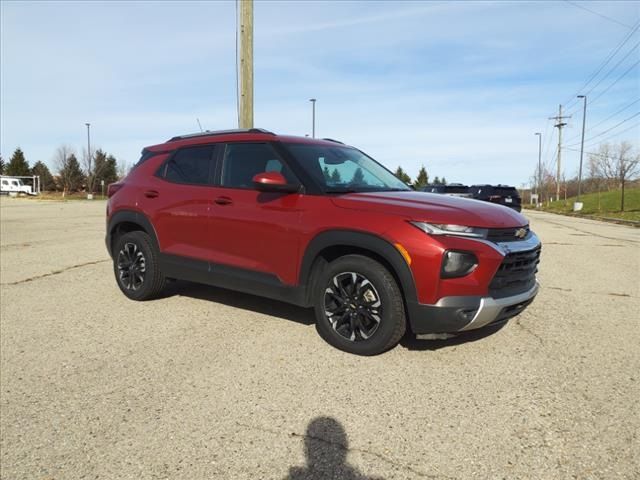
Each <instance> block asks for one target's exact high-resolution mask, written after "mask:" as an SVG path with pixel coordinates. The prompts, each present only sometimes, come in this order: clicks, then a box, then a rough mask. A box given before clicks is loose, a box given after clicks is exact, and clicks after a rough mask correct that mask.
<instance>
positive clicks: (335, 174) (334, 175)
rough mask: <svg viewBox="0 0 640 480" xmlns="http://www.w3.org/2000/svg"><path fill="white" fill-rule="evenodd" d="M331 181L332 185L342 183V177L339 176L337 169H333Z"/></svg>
mask: <svg viewBox="0 0 640 480" xmlns="http://www.w3.org/2000/svg"><path fill="white" fill-rule="evenodd" d="M331 181H332V182H333V183H340V182H341V181H342V176H340V172H339V171H338V169H337V168H334V169H333V172H331Z"/></svg>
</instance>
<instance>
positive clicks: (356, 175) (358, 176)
mask: <svg viewBox="0 0 640 480" xmlns="http://www.w3.org/2000/svg"><path fill="white" fill-rule="evenodd" d="M351 183H354V184H356V185H363V184H366V183H367V182H366V181H365V180H364V172H363V171H362V169H361V168H360V167H358V168H357V170H356V171H355V172H353V177H351Z"/></svg>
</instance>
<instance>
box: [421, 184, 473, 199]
mask: <svg viewBox="0 0 640 480" xmlns="http://www.w3.org/2000/svg"><path fill="white" fill-rule="evenodd" d="M422 191H423V192H427V193H441V194H443V195H451V196H452V197H463V198H470V197H471V193H470V192H469V187H468V186H467V185H463V184H461V183H449V184H448V185H427V186H426V187H424V188H423V189H422Z"/></svg>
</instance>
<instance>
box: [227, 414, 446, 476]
mask: <svg viewBox="0 0 640 480" xmlns="http://www.w3.org/2000/svg"><path fill="white" fill-rule="evenodd" d="M234 423H235V424H236V425H238V426H239V427H244V428H249V429H252V430H257V431H259V432H266V433H271V434H273V435H282V434H283V432H281V431H278V430H272V429H270V428H264V427H258V426H256V425H248V424H246V423H240V422H238V421H236V422H234ZM288 436H289V437H295V438H302V439H311V440H317V441H319V442H323V443H326V444H327V445H332V446H334V447H338V448H341V449H342V450H344V451H346V452H355V453H363V454H366V455H372V456H374V457H377V458H378V459H380V460H382V461H383V462H385V463H388V464H389V465H393V466H394V467H398V468H401V469H404V470H407V471H409V472H411V473H413V474H415V475H418V476H420V477H423V478H436V479H437V478H445V479H450V480H454V478H455V477H449V476H446V475H442V474H429V473H425V472H422V471H420V470H417V469H415V468H413V467H411V466H409V465H404V464H402V463H398V462H396V461H395V460H393V459H391V458H388V457H386V456H385V455H383V454H381V453H378V452H373V451H371V450H366V449H363V448H354V447H348V446H347V445H344V444H342V443H340V442H334V441H332V440H327V439H326V438H323V437H317V436H315V435H307V434H304V433H297V432H291V433H289V434H288Z"/></svg>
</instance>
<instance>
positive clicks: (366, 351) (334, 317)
mask: <svg viewBox="0 0 640 480" xmlns="http://www.w3.org/2000/svg"><path fill="white" fill-rule="evenodd" d="M314 285H315V287H314V289H315V291H314V292H313V299H314V302H313V303H314V308H315V314H316V329H317V330H318V333H319V334H320V336H321V337H322V338H323V339H325V340H326V341H327V342H328V343H330V344H331V345H333V346H334V347H336V348H338V349H340V350H343V351H345V352H349V353H354V354H356V355H377V354H380V353H382V352H385V351H387V350H389V349H391V348H393V347H395V346H396V345H397V344H398V342H399V341H400V339H401V338H402V336H403V335H404V333H405V330H406V319H405V311H404V301H403V298H402V292H401V291H400V288H399V287H398V284H397V282H396V280H395V278H394V277H393V275H391V273H390V272H389V271H388V270H387V269H386V268H385V267H384V266H383V265H381V264H380V263H378V262H376V261H375V260H373V259H371V258H369V257H365V256H362V255H346V256H344V257H340V258H338V259H336V260H334V261H333V262H331V263H330V264H329V265H327V267H326V268H325V269H323V271H322V272H321V273H320V278H318V281H317V282H315V283H314Z"/></svg>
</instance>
